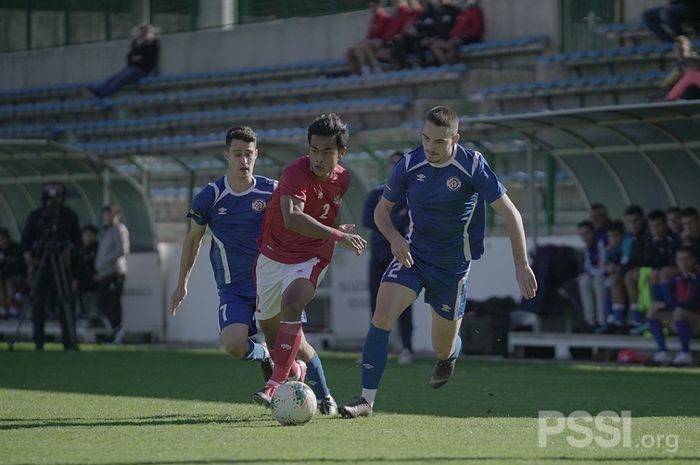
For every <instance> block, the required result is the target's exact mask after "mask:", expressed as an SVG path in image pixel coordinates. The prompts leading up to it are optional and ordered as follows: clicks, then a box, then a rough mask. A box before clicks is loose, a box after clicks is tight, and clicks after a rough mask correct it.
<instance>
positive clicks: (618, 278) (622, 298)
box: [610, 271, 627, 326]
mask: <svg viewBox="0 0 700 465" xmlns="http://www.w3.org/2000/svg"><path fill="white" fill-rule="evenodd" d="M610 298H611V299H612V312H613V314H612V321H611V324H612V325H613V326H622V325H624V322H625V302H626V299H627V296H626V294H625V281H624V279H623V275H622V272H621V271H615V272H613V273H611V274H610Z"/></svg>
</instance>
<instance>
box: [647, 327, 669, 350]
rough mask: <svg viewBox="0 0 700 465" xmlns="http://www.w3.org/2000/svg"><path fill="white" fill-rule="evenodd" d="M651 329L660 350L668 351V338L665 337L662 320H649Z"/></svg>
mask: <svg viewBox="0 0 700 465" xmlns="http://www.w3.org/2000/svg"><path fill="white" fill-rule="evenodd" d="M649 331H651V335H652V336H654V340H655V341H656V345H657V346H658V347H659V350H660V351H663V352H666V339H664V328H663V326H662V325H661V320H649Z"/></svg>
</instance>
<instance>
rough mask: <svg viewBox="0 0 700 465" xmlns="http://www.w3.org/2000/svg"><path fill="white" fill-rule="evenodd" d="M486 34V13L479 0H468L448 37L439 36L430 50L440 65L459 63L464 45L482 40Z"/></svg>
mask: <svg viewBox="0 0 700 465" xmlns="http://www.w3.org/2000/svg"><path fill="white" fill-rule="evenodd" d="M483 35H484V14H483V12H482V11H481V8H480V7H479V5H478V4H477V0H467V3H466V6H465V7H464V9H462V11H460V12H459V15H457V18H456V19H455V20H454V24H453V25H452V28H451V29H450V31H449V33H448V35H447V37H439V38H438V39H436V40H434V41H433V42H432V43H431V44H430V51H431V52H432V53H433V56H434V57H435V60H436V61H437V62H438V64H440V65H446V64H454V63H457V59H458V56H459V48H460V47H461V46H462V45H468V44H474V43H478V42H481V41H482V40H483Z"/></svg>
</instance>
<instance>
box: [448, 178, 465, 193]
mask: <svg viewBox="0 0 700 465" xmlns="http://www.w3.org/2000/svg"><path fill="white" fill-rule="evenodd" d="M460 187H462V181H460V180H459V178H458V177H457V176H450V177H449V178H448V179H447V188H448V189H449V190H451V191H456V190H457V189H459V188H460Z"/></svg>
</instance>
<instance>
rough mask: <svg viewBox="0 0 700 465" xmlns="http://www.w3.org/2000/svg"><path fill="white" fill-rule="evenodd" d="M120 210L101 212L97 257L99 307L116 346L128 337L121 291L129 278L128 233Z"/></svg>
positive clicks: (112, 207)
mask: <svg viewBox="0 0 700 465" xmlns="http://www.w3.org/2000/svg"><path fill="white" fill-rule="evenodd" d="M119 213H120V211H119V207H117V206H116V205H106V206H105V207H103V208H102V222H103V225H104V226H103V229H102V236H101V237H100V242H99V245H98V247H97V255H96V256H95V270H96V271H97V278H98V280H99V289H98V306H99V308H100V310H101V311H102V313H103V314H104V315H105V316H106V317H107V319H108V320H109V323H110V324H111V325H112V329H114V330H115V336H114V342H115V343H120V342H121V341H122V339H123V337H124V335H125V331H124V328H123V327H122V291H123V289H124V280H125V278H126V272H127V267H126V256H127V255H129V249H130V245H129V230H128V229H127V228H126V226H124V225H123V224H122V223H121V222H120V221H119Z"/></svg>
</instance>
